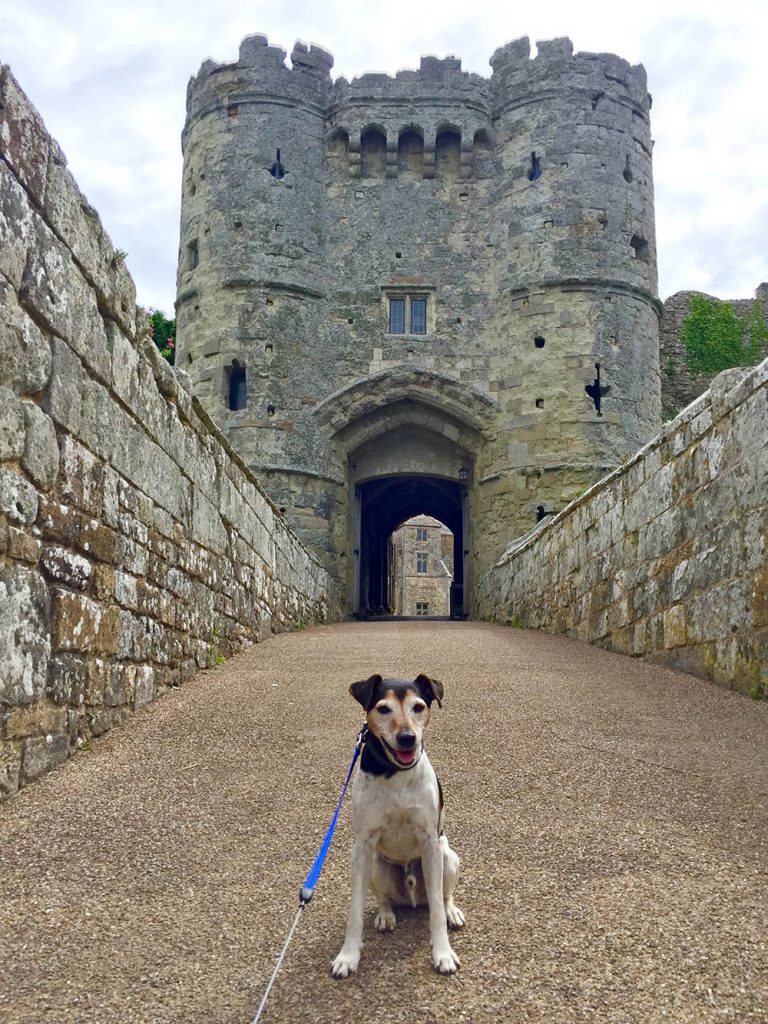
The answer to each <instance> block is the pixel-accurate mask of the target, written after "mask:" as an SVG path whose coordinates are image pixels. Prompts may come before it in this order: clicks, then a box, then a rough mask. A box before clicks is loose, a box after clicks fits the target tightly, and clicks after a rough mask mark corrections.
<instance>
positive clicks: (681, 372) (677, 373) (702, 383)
mask: <svg viewBox="0 0 768 1024" xmlns="http://www.w3.org/2000/svg"><path fill="white" fill-rule="evenodd" d="M695 295H699V296H701V295H702V293H701V292H690V291H683V292H675V294H674V295H670V296H669V298H668V299H667V300H666V301H665V303H664V310H663V313H662V316H661V322H660V324H659V361H660V364H661V411H662V417H663V419H664V420H665V421H666V420H670V419H672V418H673V417H675V416H676V415H677V414H678V412H680V410H681V409H684V408H685V406H687V405H689V404H690V403H691V402H692V401H693V400H694V399H695V398H698V396H699V395H701V394H703V393H704V392H705V391H706V390H707V388H708V387H709V385H710V383H711V381H712V378H713V376H714V374H711V373H710V374H704V373H699V372H697V371H695V370H694V369H693V368H692V367H691V365H690V357H689V355H688V352H687V350H686V346H685V343H684V341H683V324H684V323H685V320H686V318H687V317H688V315H689V313H690V311H691V299H692V298H693V296H695ZM703 297H704V298H705V299H707V300H708V301H709V302H712V303H720V302H723V303H725V304H727V305H728V306H730V307H731V309H732V310H733V312H734V314H735V316H736V317H737V318H738V319H739V320H741V321H742V322H743V323H744V325H745V337H744V351H743V353H742V354H741V356H740V357H739V359H738V362H739V364H740V365H742V366H746V365H750V364H751V365H754V364H756V363H759V362H762V360H763V359H764V358H765V347H764V346H760V351H759V353H758V354H757V355H756V357H752V358H750V355H749V353H748V351H747V346H748V344H749V340H750V339H749V328H748V323H749V319H750V317H751V316H753V315H754V314H755V312H756V311H757V310H759V312H760V315H761V316H762V318H763V322H764V323H768V284H765V283H763V284H761V285H759V286H758V287H757V289H756V290H755V297H754V299H730V300H728V299H718V298H715V296H713V295H704V296H703ZM720 368H721V369H724V367H723V366H721V367H720Z"/></svg>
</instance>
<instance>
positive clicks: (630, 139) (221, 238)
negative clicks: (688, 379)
mask: <svg viewBox="0 0 768 1024" xmlns="http://www.w3.org/2000/svg"><path fill="white" fill-rule="evenodd" d="M290 62H291V63H290V67H289V66H288V65H287V64H286V52H285V51H284V50H282V49H281V48H280V47H278V46H270V45H269V43H268V41H267V39H266V38H265V37H264V36H249V37H248V38H247V39H245V40H243V42H242V45H241V47H240V52H239V56H238V59H237V60H236V61H234V62H232V63H231V64H224V65H221V64H216V63H214V62H212V61H207V62H206V63H204V64H203V66H202V67H201V68H200V71H199V73H198V74H197V76H195V77H194V78H193V79H192V81H191V82H190V85H189V90H188V93H187V120H186V124H185V127H184V133H183V137H182V143H183V149H184V175H183V195H182V218H181V245H180V253H181V258H180V262H179V274H178V300H177V323H178V333H177V362H178V364H179V365H180V366H181V368H182V369H184V370H186V371H188V373H189V374H190V376H191V378H192V383H193V387H194V389H195V393H196V394H197V395H198V397H199V398H200V399H201V401H202V402H203V403H204V404H205V406H206V408H207V409H208V411H209V413H210V415H211V416H212V417H213V419H214V420H215V421H216V422H217V423H218V424H219V426H220V427H221V428H222V430H223V431H224V432H225V434H226V435H227V437H228V439H229V441H230V442H231V444H232V446H233V447H234V448H235V449H236V451H237V452H238V454H239V455H240V456H241V457H242V458H243V459H244V461H245V462H246V463H248V464H249V465H250V466H251V467H252V468H253V470H254V471H255V473H256V474H257V476H258V477H259V480H260V481H261V483H262V484H263V486H264V488H265V489H266V491H267V492H268V494H269V495H270V497H271V498H272V500H273V501H274V502H275V504H276V505H277V507H278V508H279V509H281V511H283V512H284V514H285V516H286V518H287V519H288V520H289V522H290V524H291V526H292V527H293V528H294V530H295V531H296V532H297V534H298V535H299V536H300V537H301V539H302V540H303V541H304V542H305V543H306V544H307V545H308V546H309V547H311V548H312V549H313V550H314V551H315V552H316V553H317V554H318V556H319V557H320V558H321V559H323V560H324V562H325V564H326V565H327V566H328V568H329V569H330V570H331V571H332V572H333V573H335V574H336V575H337V576H338V578H339V579H340V581H341V582H342V584H343V587H344V589H345V591H346V593H347V595H348V599H347V606H348V611H349V612H350V613H353V612H357V613H363V612H366V611H367V610H369V609H376V608H379V607H382V606H386V602H385V600H384V594H385V593H386V575H387V571H388V570H387V565H386V558H385V555H384V546H385V544H386V538H387V537H388V535H389V532H390V531H391V530H392V529H393V528H394V527H396V526H398V525H399V524H400V523H401V522H402V521H403V520H405V519H406V518H408V516H409V515H411V514H413V513H425V514H427V515H430V516H433V517H435V518H436V519H438V520H440V521H441V522H443V523H445V524H446V525H447V526H448V527H449V528H450V529H451V530H452V531H453V533H454V537H455V545H456V549H455V552H454V572H455V584H454V605H455V607H456V608H457V609H460V610H461V612H462V613H467V612H469V613H471V611H472V600H473V587H474V585H475V583H476V582H477V581H479V579H480V578H481V576H482V575H483V574H484V572H485V571H486V570H487V569H488V568H489V566H490V565H492V564H493V562H494V561H495V560H496V559H497V558H498V557H499V555H500V553H501V552H502V551H503V549H504V547H505V545H506V544H507V543H508V542H509V541H510V540H512V539H514V538H515V537H516V536H518V535H519V534H521V533H523V532H524V531H526V530H527V529H529V528H530V527H531V526H532V525H533V524H534V523H535V522H536V520H537V518H540V517H541V515H543V514H544V513H545V512H551V511H557V510H559V509H561V508H562V507H563V506H564V505H565V504H566V503H567V502H568V501H569V500H570V499H571V498H573V497H575V496H576V495H577V494H579V493H580V492H581V491H583V490H584V489H585V488H586V487H587V486H588V485H589V484H591V483H593V482H594V481H595V480H596V479H598V478H599V477H600V476H602V475H603V474H604V473H605V472H606V471H607V470H609V469H611V468H613V467H615V466H616V465H617V464H618V463H620V462H621V461H622V460H623V459H624V457H625V456H626V453H627V452H631V451H634V450H636V449H637V448H638V447H640V446H641V445H642V444H643V443H644V442H645V441H647V440H648V439H649V438H650V437H651V436H653V434H654V433H656V431H657V429H658V426H659V422H660V398H659V379H660V378H659V365H658V311H659V304H658V300H657V298H656V253H655V241H654V216H653V183H652V178H651V145H652V144H651V135H650V124H649V117H648V115H649V109H650V97H649V95H648V91H647V88H646V79H645V72H644V70H643V68H642V67H639V66H638V67H630V65H629V64H627V63H626V61H623V60H621V59H620V58H618V57H614V56H612V55H610V54H580V53H577V54H574V53H573V48H572V46H571V44H570V42H569V41H568V40H567V39H557V40H553V41H551V42H543V43H542V42H540V43H538V53H537V55H536V57H535V58H534V59H531V55H530V46H529V44H528V40H527V39H520V40H517V41H516V42H513V43H510V44H508V45H506V46H504V47H502V48H501V49H499V50H497V51H496V53H495V54H494V55H493V57H492V58H491V66H492V69H493V73H492V75H491V77H490V78H483V77H481V76H479V75H474V74H468V73H466V72H464V71H462V70H461V62H460V61H459V60H457V59H456V58H455V57H447V58H445V59H444V60H439V59H437V58H434V57H425V58H423V59H422V62H421V67H420V68H419V70H418V71H408V72H402V73H398V75H397V76H396V77H394V78H390V77H388V76H386V75H363V76H362V77H361V78H358V79H353V80H352V81H351V82H348V81H346V80H345V79H343V78H340V79H338V80H337V81H336V82H332V80H331V75H330V70H331V66H332V64H333V59H332V57H331V56H330V54H329V53H327V52H326V51H325V50H322V49H320V48H319V47H316V46H313V47H311V48H308V47H306V46H304V45H303V44H299V43H297V44H296V46H295V47H294V49H293V52H292V54H291V58H290Z"/></svg>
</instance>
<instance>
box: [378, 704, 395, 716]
mask: <svg viewBox="0 0 768 1024" xmlns="http://www.w3.org/2000/svg"><path fill="white" fill-rule="evenodd" d="M376 710H377V711H378V712H379V714H380V715H391V714H392V708H390V707H387V705H386V704H379V705H377V707H376Z"/></svg>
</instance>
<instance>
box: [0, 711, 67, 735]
mask: <svg viewBox="0 0 768 1024" xmlns="http://www.w3.org/2000/svg"><path fill="white" fill-rule="evenodd" d="M66 723H67V713H66V711H65V709H64V708H56V707H51V706H50V705H47V704H37V705H35V706H32V707H23V708H12V709H11V710H10V711H9V712H8V714H7V715H6V717H5V735H6V737H7V738H8V739H9V740H21V739H26V738H27V737H29V736H45V735H47V734H48V733H53V734H54V735H55V734H58V733H63V732H64V731H65V729H66Z"/></svg>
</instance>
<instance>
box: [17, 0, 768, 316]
mask: <svg viewBox="0 0 768 1024" xmlns="http://www.w3.org/2000/svg"><path fill="white" fill-rule="evenodd" d="M11 8H13V10H11ZM761 8H762V10H761ZM767 30H768V9H766V8H765V0H729V2H723V0H717V2H715V0H641V2H637V3H635V4H631V3H620V2H617V0H610V2H592V0H580V2H577V0H568V2H565V0H549V2H547V3H542V2H533V3H531V2H528V3H517V4H515V3H512V2H510V0H485V2H484V3H482V4H479V3H475V4H472V3H467V2H466V0H461V2H459V0H410V2H407V0H386V2H385V3H384V2H383V3H380V4H377V3H375V2H371V0H368V2H366V3H359V2H358V0H290V2H288V0H271V2H264V0H256V2H251V3H248V2H244V3H240V4H225V3H222V2H220V0H219V2H217V3H211V2H209V0H198V2H197V3H191V2H190V0H130V3H115V2H112V3H109V2H108V0H24V2H23V3H22V2H18V0H0V62H3V63H7V64H10V65H11V68H12V70H13V72H14V74H15V75H16V77H17V79H18V80H19V82H20V84H21V86H22V88H23V89H24V90H25V91H26V92H27V94H28V95H29V97H30V99H31V100H32V102H33V103H34V104H35V105H36V106H37V108H38V110H39V111H40V113H41V114H42V116H43V119H44V120H45V122H46V124H47V126H48V128H49V130H50V131H51V133H52V134H53V135H54V136H55V137H56V138H57V139H58V141H59V143H60V144H61V146H62V147H63V149H64V152H65V153H66V155H67V159H68V161H69V165H70V167H71V169H72V171H73V173H74V175H75V177H76V178H77V181H78V183H79V185H80V187H81V189H82V190H83V191H84V192H85V194H86V195H87V197H88V198H89V200H90V201H91V203H92V204H93V205H94V206H95V207H96V209H97V210H98V211H99V213H100V214H101V217H102V220H103V221H104V224H105V226H106V229H107V231H108V233H109V235H110V237H111V238H112V241H113V243H114V244H115V246H116V247H117V248H120V249H125V250H126V251H127V252H128V258H127V263H128V267H129V269H130V271H131V273H132V275H133V277H134V280H135V281H136V285H137V289H138V299H139V302H141V303H143V304H144V305H151V306H154V307H156V308H160V309H163V310H164V311H166V312H167V313H169V314H170V313H171V311H172V309H173V300H174V291H175V285H174V282H175V273H176V254H177V249H178V225H179V197H180V182H181V151H180V143H179V136H180V132H181V128H182V126H183V123H184V97H185V92H186V86H187V81H188V80H189V78H190V76H191V75H192V74H194V73H196V72H197V69H198V68H199V66H200V64H201V63H202V61H203V60H204V59H206V58H207V57H212V58H213V59H214V60H218V61H231V60H234V59H236V57H237V52H238V47H239V43H240V40H241V38H242V37H243V36H245V35H250V34H252V33H256V32H260V33H266V34H267V35H268V36H269V39H270V42H273V43H277V44H279V45H281V46H283V47H284V48H286V49H287V50H288V51H289V52H290V49H291V47H292V46H293V43H294V41H295V40H296V39H303V40H305V41H307V42H316V43H318V44H320V45H321V46H322V47H324V48H325V49H327V50H330V51H331V52H332V53H333V54H334V56H335V60H336V62H335V66H334V69H333V75H334V77H336V76H338V75H344V76H346V77H347V78H349V77H352V76H354V75H359V74H362V73H363V72H365V71H386V72H390V73H394V72H395V71H397V70H398V69H400V68H410V67H417V66H418V62H419V57H420V55H421V54H428V53H433V54H437V55H438V56H446V55H447V54H455V55H456V56H457V57H460V58H462V61H463V67H464V69H465V70H467V71H474V72H476V73H478V74H481V75H485V76H487V75H489V74H490V67H489V65H488V59H489V57H490V56H491V54H492V53H493V51H494V50H495V49H496V48H497V47H498V46H501V45H503V44H504V43H506V42H509V41H510V40H512V39H517V38H519V37H520V36H524V35H527V36H530V38H531V41H532V42H535V41H536V40H537V39H552V38H555V37H557V36H563V35H567V36H570V38H571V39H572V40H573V43H574V47H575V48H576V49H577V50H587V51H593V52H599V51H609V52H612V53H617V54H619V55H620V56H621V57H624V58H626V59H627V60H629V61H630V62H631V63H633V64H635V63H642V64H644V65H645V67H646V70H647V72H648V81H649V88H650V91H651V93H652V94H653V110H652V122H651V123H652V130H653V136H654V139H655V143H656V144H655V150H654V168H655V185H656V217H657V239H658V249H659V276H660V281H659V293H660V295H661V297H662V298H666V297H667V296H668V295H670V294H671V293H672V292H675V291H678V290H680V289H683V288H693V289H699V290H701V291H705V292H709V293H710V294H713V295H718V296H720V297H721V298H746V297H749V296H751V295H752V294H753V292H754V290H755V288H756V287H757V285H758V284H759V283H760V282H761V281H768V242H767V241H766V235H767V234H768V189H767V188H766V179H767V178H768V118H766V117H765V101H766V96H768V87H767V86H766V58H765V39H766V31H767Z"/></svg>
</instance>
